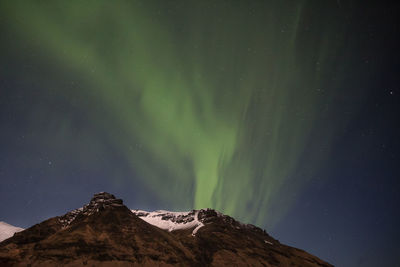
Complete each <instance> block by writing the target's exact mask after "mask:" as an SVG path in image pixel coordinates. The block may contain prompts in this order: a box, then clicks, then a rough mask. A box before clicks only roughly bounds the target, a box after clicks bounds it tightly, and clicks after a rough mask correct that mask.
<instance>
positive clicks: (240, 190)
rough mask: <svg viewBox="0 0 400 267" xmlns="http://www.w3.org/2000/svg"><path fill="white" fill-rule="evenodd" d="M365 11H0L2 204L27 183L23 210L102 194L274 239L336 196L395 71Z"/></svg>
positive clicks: (325, 7) (318, 5) (312, 5)
mask: <svg viewBox="0 0 400 267" xmlns="http://www.w3.org/2000/svg"><path fill="white" fill-rule="evenodd" d="M341 2H343V3H341ZM360 8H369V9H368V10H373V7H372V6H368V5H366V6H360V5H359V4H357V3H356V2H355V1H340V2H339V1H2V2H1V3H0V17H1V24H0V25H1V28H0V30H1V32H2V33H3V34H2V36H3V38H4V39H3V40H2V42H1V45H2V48H1V51H2V68H1V73H2V74H1V75H2V82H3V85H2V87H3V89H2V90H4V91H3V92H6V93H4V94H3V93H2V102H1V103H2V121H3V122H4V123H3V125H5V126H4V131H3V135H2V140H3V141H2V142H3V143H2V144H3V145H4V146H3V147H5V149H4V150H3V152H2V153H3V154H2V158H4V159H5V160H4V161H3V165H2V166H1V170H2V174H1V175H2V178H1V179H4V181H9V182H7V185H6V183H4V185H6V186H4V187H3V188H2V195H4V196H8V197H10V196H9V195H10V194H12V193H13V192H15V193H16V194H18V192H19V193H22V190H21V191H18V189H15V188H18V184H19V183H20V184H25V185H26V184H28V185H29V186H27V188H26V190H28V189H30V190H33V192H34V193H29V194H34V195H35V196H34V197H32V196H31V195H29V196H27V199H28V200H26V201H31V202H32V201H34V200H32V199H37V195H41V196H43V195H45V196H46V197H47V196H52V197H53V198H55V199H57V200H55V202H54V203H60V202H64V201H66V198H67V197H66V196H69V197H71V196H74V194H75V195H76V197H77V198H79V197H80V198H88V197H89V196H90V194H92V193H94V191H96V190H97V189H98V188H99V190H104V191H112V193H115V194H116V195H121V197H122V198H124V200H125V201H126V202H128V203H130V205H147V207H151V208H154V209H161V208H162V209H169V210H182V209H191V208H196V209H198V208H206V207H210V208H215V209H218V210H220V211H222V212H224V213H226V214H230V215H232V216H234V217H236V218H238V219H240V220H242V221H244V222H249V223H250V222H251V223H254V224H257V225H262V226H265V228H266V229H267V230H268V229H273V228H274V227H276V226H277V225H279V223H280V222H281V221H282V220H283V221H284V220H285V218H287V216H289V217H290V214H293V210H294V207H295V206H296V203H298V201H299V199H300V197H301V196H302V193H303V192H306V190H307V188H310V187H311V185H315V184H319V183H320V184H321V185H325V184H329V183H330V182H329V181H330V180H329V178H328V176H330V175H328V173H329V174H331V172H329V171H327V170H331V169H332V166H333V164H332V162H333V161H335V160H334V159H336V158H341V157H342V155H347V154H348V153H347V152H341V153H339V154H335V151H336V150H335V148H337V147H338V144H344V143H345V142H344V141H340V138H344V136H346V134H348V133H349V132H351V131H350V129H352V126H353V125H355V124H357V122H359V121H360V117H362V116H363V114H365V112H366V110H368V109H369V105H375V104H376V103H373V104H371V103H372V102H373V100H371V99H376V94H375V91H373V90H374V89H373V88H375V87H373V86H375V85H374V84H375V83H377V82H378V81H380V80H381V79H382V80H383V78H381V76H379V75H382V74H381V70H382V66H385V64H387V60H386V57H385V54H383V55H378V54H373V51H375V49H378V48H377V47H379V49H382V48H381V47H380V45H383V43H384V42H383V41H382V42H381V41H380V39H379V38H376V37H374V38H375V39H373V38H372V37H370V35H369V34H371V32H373V30H370V29H367V30H366V31H365V34H364V31H363V30H360V29H363V28H362V25H363V24H362V23H363V22H364V19H365V18H364V15H362V14H363V13H362V12H360ZM371 12H372V11H371ZM368 14H369V13H368ZM365 16H366V15H365ZM391 18H392V17H391V16H387V17H386V19H387V20H388V21H389V20H390V19H391ZM371 20H372V22H370V23H371V25H375V24H373V23H375V20H376V21H379V20H380V17H379V19H378V18H375V17H373V16H372V19H371ZM359 21H361V22H359ZM365 21H369V20H368V19H365ZM357 22H359V23H360V25H361V26H359V24H357ZM365 23H366V22H365ZM382 25H383V24H382ZM372 28H373V27H372ZM376 28H377V29H380V27H378V26H376ZM382 28H384V27H383V26H382ZM369 31H370V32H369ZM397 31H398V30H397ZM374 34H375V36H378V37H388V38H389V39H390V38H393V36H395V34H394V32H391V31H388V32H387V33H386V32H385V33H379V32H374ZM380 34H381V35H380ZM368 38H371V40H373V41H372V42H373V43H371V44H370V45H369V46H368V45H366V44H365V43H364V41H365V40H366V39H368ZM385 44H386V43H385ZM394 46H395V45H394V44H393V43H389V44H388V48H387V50H390V49H391V48H392V47H394ZM3 60H4V61H3ZM4 62H6V63H4ZM372 74H374V75H376V76H375V77H374V76H373V75H372ZM397 88H398V87H397ZM397 88H396V87H393V86H392V87H390V86H386V87H385V88H383V89H382V90H386V91H384V92H382V95H383V94H384V95H385V97H386V96H394V97H397V96H396V95H393V92H395V93H397V92H398V91H396V90H397ZM388 92H389V93H388ZM390 92H391V93H390ZM371 101H372V102H371ZM385 101H386V100H385ZM390 101H391V100H390ZM391 103H392V102H391ZM377 120H378V119H377ZM391 125H392V124H391V122H389V123H388V124H385V126H382V127H391ZM366 128H368V127H366ZM360 131H361V130H360ZM362 131H364V130H362ZM353 132H354V131H353ZM394 132H396V131H394ZM10 139H11V140H14V141H12V142H8V141H4V140H10ZM355 139H356V138H355ZM350 143H351V144H354V143H352V142H350ZM349 149H350V150H349V151H353V150H357V148H349ZM359 149H360V150H359V151H360V155H361V154H363V152H361V151H362V149H361V148H359ZM349 153H350V154H351V153H352V152H349ZM357 155H358V154H356V156H355V157H356V158H357V157H358V156H357ZM9 166H14V167H13V168H11V170H10V168H9ZM18 166H19V167H18ZM329 168H331V169H329ZM360 168H361V167H360ZM12 169H16V171H15V173H14V172H13V171H12ZM354 172H355V173H357V171H356V170H355V171H354ZM338 173H339V172H338ZM393 173H394V172H392V174H393ZM355 175H356V174H355ZM324 176H326V177H324ZM12 177H14V178H13V179H14V181H12V179H11V178H12ZM15 177H20V178H15ZM22 177H23V178H22ZM15 181H16V182H15ZM366 184H367V183H366ZM396 186H397V187H398V184H396ZM105 187H106V188H105ZM24 190H25V189H24ZM5 192H8V193H7V194H6V193H5ZM31 192H32V191H31ZM49 192H57V193H54V194H53V193H49ZM130 195H135V196H132V199H129V196H130ZM62 196H65V199H64V200H62V199H61V198H62ZM69 197H68V198H69ZM2 201H3V202H4V199H3V198H2ZM310 201H311V202H313V201H314V199H312V200H310ZM332 201H333V200H332ZM360 201H361V200H360ZM74 203H80V202H79V201H76V202H71V203H69V204H66V206H64V207H65V208H67V207H70V206H69V205H73V204H74ZM392 203H393V202H392ZM37 205H40V203H37ZM46 205H48V204H46ZM147 207H131V208H142V209H145V208H147ZM26 208H27V209H29V207H26ZM71 208H75V207H74V206H72V207H71ZM3 209H4V214H6V212H5V210H6V208H5V207H3V206H2V207H1V209H0V211H1V213H3ZM55 209H56V208H55V207H49V208H48V209H47V210H46V209H44V211H43V212H44V213H43V214H42V215H40V216H49V214H51V213H52V212H53V211H54V210H55ZM7 214H8V213H7ZM10 214H11V213H10ZM54 215H56V214H53V215H52V216H54ZM8 216H10V218H11V215H8ZM0 219H1V220H3V218H0ZM4 220H8V222H10V223H12V221H11V220H12V219H8V218H4ZM15 220H16V219H15ZM19 220H21V219H19ZM32 223H34V222H32ZM397 233H398V232H397ZM278 238H279V236H278ZM316 246H318V245H316ZM317 256H320V255H317ZM343 262H344V261H343ZM333 263H335V262H333Z"/></svg>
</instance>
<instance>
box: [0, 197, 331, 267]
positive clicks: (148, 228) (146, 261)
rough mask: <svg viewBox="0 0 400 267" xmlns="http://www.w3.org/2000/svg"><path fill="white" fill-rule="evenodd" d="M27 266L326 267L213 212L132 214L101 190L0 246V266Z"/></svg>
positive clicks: (320, 261) (268, 237) (303, 254)
mask: <svg viewBox="0 0 400 267" xmlns="http://www.w3.org/2000/svg"><path fill="white" fill-rule="evenodd" d="M146 218H147V219H149V221H150V222H151V223H148V222H147V221H146ZM160 223H161V224H160ZM157 224H160V225H161V226H165V225H168V227H171V226H172V228H163V227H160V225H158V226H157ZM199 225H201V227H199ZM182 226H183V227H182ZM196 228H198V229H197V232H196V233H195V234H193V232H194V229H196ZM166 230H167V231H166ZM27 265H29V266H61V265H62V266H85V265H89V266H304V267H317V266H318V267H330V266H332V265H330V264H328V263H326V262H324V261H322V260H320V259H319V258H317V257H315V256H313V255H311V254H309V253H307V252H305V251H303V250H300V249H297V248H292V247H289V246H286V245H284V244H281V243H280V242H279V241H278V240H276V239H274V238H273V237H271V236H269V235H268V233H266V232H265V231H264V230H262V229H260V228H258V227H256V226H253V225H247V224H242V223H240V222H238V221H236V220H235V219H233V218H232V217H229V216H227V215H224V214H222V213H219V212H217V211H215V210H211V209H204V210H193V211H189V212H168V211H156V212H145V211H138V210H136V211H135V212H132V211H131V210H129V209H128V208H127V207H126V206H125V205H123V202H122V200H121V199H117V198H115V196H113V195H111V194H108V193H105V192H101V193H99V194H95V195H94V196H93V198H92V199H91V200H90V202H89V203H88V204H87V205H85V206H83V207H82V208H80V209H76V210H73V211H71V212H68V213H67V214H65V215H63V216H59V217H54V218H50V219H48V220H46V221H44V222H41V223H39V224H36V225H34V226H32V227H30V228H28V229H26V230H24V231H21V232H19V233H15V234H14V236H13V237H11V238H8V239H7V240H4V241H3V242H1V243H0V266H27Z"/></svg>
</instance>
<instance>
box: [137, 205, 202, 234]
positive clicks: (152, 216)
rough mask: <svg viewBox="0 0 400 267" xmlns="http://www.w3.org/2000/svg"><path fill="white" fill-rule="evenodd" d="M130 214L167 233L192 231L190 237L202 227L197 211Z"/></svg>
mask: <svg viewBox="0 0 400 267" xmlns="http://www.w3.org/2000/svg"><path fill="white" fill-rule="evenodd" d="M132 212H133V213H134V214H135V215H136V216H138V217H139V218H140V219H142V220H144V221H146V222H148V223H149V224H151V225H154V226H156V227H158V228H160V229H163V230H167V231H168V232H172V231H176V230H186V229H193V231H192V235H195V234H196V232H197V231H198V230H199V229H200V228H201V227H203V226H204V224H203V223H202V222H201V221H200V220H199V218H198V217H199V212H202V211H198V210H192V211H186V212H173V211H166V210H157V211H153V212H149V211H144V210H132Z"/></svg>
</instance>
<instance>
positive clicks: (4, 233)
mask: <svg viewBox="0 0 400 267" xmlns="http://www.w3.org/2000/svg"><path fill="white" fill-rule="evenodd" d="M23 230H24V229H23V228H20V227H15V226H12V225H10V224H8V223H5V222H0V242H1V241H3V240H5V239H7V238H9V237H11V236H13V234H14V233H16V232H21V231H23Z"/></svg>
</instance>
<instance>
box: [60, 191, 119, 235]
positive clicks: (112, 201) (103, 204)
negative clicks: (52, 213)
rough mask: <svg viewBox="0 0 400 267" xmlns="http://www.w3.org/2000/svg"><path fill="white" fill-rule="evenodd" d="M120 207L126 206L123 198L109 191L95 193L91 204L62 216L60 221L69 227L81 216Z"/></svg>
mask: <svg viewBox="0 0 400 267" xmlns="http://www.w3.org/2000/svg"><path fill="white" fill-rule="evenodd" d="M118 207H125V206H124V205H123V201H122V199H119V198H116V197H115V196H114V195H113V194H110V193H107V192H100V193H97V194H94V195H93V197H92V199H91V200H90V202H89V204H86V205H85V206H83V207H82V208H79V209H75V210H72V211H70V212H68V213H66V214H65V215H63V216H60V217H59V221H60V223H61V224H62V226H63V227H67V226H69V225H70V224H71V223H72V222H73V221H74V220H75V219H76V218H77V217H79V216H90V215H92V214H94V213H96V212H100V211H102V210H105V209H114V208H118Z"/></svg>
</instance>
